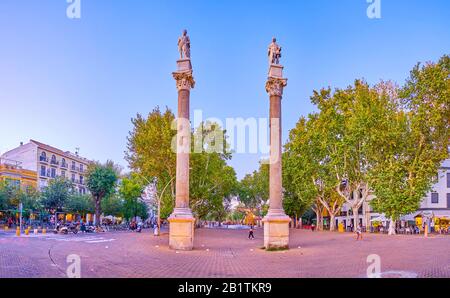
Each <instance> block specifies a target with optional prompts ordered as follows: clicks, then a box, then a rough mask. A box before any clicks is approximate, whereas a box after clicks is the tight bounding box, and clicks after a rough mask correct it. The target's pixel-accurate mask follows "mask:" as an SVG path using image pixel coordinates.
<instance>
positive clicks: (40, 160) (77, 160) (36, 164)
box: [1, 140, 91, 194]
mask: <svg viewBox="0 0 450 298" xmlns="http://www.w3.org/2000/svg"><path fill="white" fill-rule="evenodd" d="M1 158H2V159H7V160H15V161H17V162H19V163H20V165H21V168H22V169H25V170H30V171H35V172H36V173H37V180H38V183H37V184H38V188H39V189H42V188H44V187H46V186H47V185H48V183H49V181H50V180H52V179H55V178H56V177H64V178H66V179H69V180H70V181H72V183H73V185H74V189H75V190H76V191H78V192H79V193H81V194H85V193H86V192H87V189H86V185H85V174H86V170H87V167H88V166H89V164H90V163H91V161H89V160H88V159H86V158H83V157H81V156H79V155H78V153H71V152H69V151H63V150H61V149H58V148H55V147H52V146H50V145H46V144H43V143H41V142H38V141H35V140H30V141H29V142H28V143H27V144H23V143H21V144H20V146H19V147H17V148H14V149H12V150H10V151H7V152H5V153H4V154H3V155H2V156H1Z"/></svg>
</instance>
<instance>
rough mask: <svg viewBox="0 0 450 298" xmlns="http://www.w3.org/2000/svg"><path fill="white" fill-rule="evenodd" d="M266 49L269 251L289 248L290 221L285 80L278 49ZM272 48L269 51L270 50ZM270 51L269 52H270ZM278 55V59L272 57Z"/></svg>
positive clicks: (266, 236) (266, 220)
mask: <svg viewBox="0 0 450 298" xmlns="http://www.w3.org/2000/svg"><path fill="white" fill-rule="evenodd" d="M275 41H276V40H275V39H274V41H273V43H272V44H271V45H270V46H269V56H270V55H271V53H272V55H273V56H272V58H271V60H270V65H269V77H268V79H267V83H266V91H267V93H268V94H269V97H270V113H269V114H270V165H269V167H270V170H269V177H270V178H269V179H270V183H269V193H270V194H269V211H268V213H267V216H266V217H264V219H263V222H264V247H265V248H266V249H268V250H271V249H288V248H289V222H290V218H289V217H288V216H287V215H286V214H285V213H284V209H283V189H282V186H283V184H282V172H281V171H282V166H281V165H282V163H281V156H282V150H281V145H282V144H281V143H282V142H281V134H282V133H281V99H282V96H283V88H284V87H285V86H286V85H287V79H285V78H283V66H282V65H280V64H279V57H281V47H279V46H278V45H277V44H276V43H275ZM271 47H272V49H271ZM271 50H272V52H271ZM277 54H278V57H277V56H276V55H277Z"/></svg>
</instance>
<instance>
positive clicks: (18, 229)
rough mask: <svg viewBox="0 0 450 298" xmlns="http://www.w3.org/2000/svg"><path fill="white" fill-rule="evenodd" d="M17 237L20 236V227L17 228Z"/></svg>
mask: <svg viewBox="0 0 450 298" xmlns="http://www.w3.org/2000/svg"><path fill="white" fill-rule="evenodd" d="M16 236H20V228H19V227H17V228H16Z"/></svg>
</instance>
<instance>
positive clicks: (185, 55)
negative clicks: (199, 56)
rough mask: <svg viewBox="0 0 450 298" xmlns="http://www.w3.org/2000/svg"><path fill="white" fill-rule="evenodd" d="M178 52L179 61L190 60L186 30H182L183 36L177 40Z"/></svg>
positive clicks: (189, 42)
mask: <svg viewBox="0 0 450 298" xmlns="http://www.w3.org/2000/svg"><path fill="white" fill-rule="evenodd" d="M178 51H179V52H180V58H181V59H190V58H191V40H190V39H189V36H188V35H187V30H183V35H181V36H180V38H178Z"/></svg>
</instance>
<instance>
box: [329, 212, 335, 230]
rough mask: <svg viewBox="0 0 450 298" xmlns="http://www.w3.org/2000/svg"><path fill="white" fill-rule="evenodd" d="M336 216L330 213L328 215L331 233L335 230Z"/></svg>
mask: <svg viewBox="0 0 450 298" xmlns="http://www.w3.org/2000/svg"><path fill="white" fill-rule="evenodd" d="M335 221H336V216H335V215H334V214H332V213H330V231H331V232H333V231H334V230H336V223H335Z"/></svg>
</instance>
